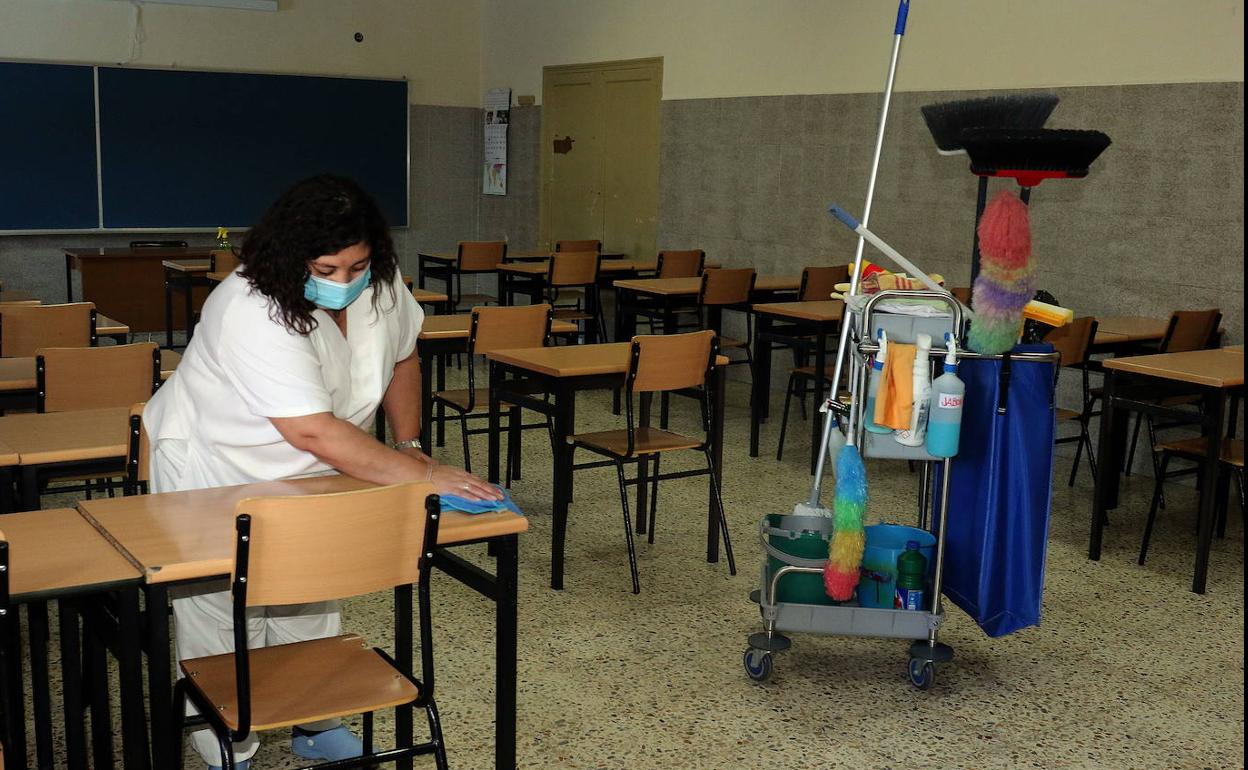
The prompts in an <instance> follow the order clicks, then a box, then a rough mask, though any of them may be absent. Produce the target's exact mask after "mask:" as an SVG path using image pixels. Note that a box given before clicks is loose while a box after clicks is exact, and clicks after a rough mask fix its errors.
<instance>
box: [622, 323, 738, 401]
mask: <svg viewBox="0 0 1248 770" xmlns="http://www.w3.org/2000/svg"><path fill="white" fill-rule="evenodd" d="M717 352H718V351H717V350H716V338H715V332H713V331H711V330H710V329H705V330H703V331H698V332H689V333H688V334H656V335H639V336H637V337H633V347H632V356H631V357H630V358H629V363H628V385H629V388H630V389H631V390H632V391H633V392H635V393H647V392H653V391H664V390H680V389H681V388H696V387H699V386H701V385H702V384H704V383H705V382H706V373H707V371H709V370H710V368H711V364H712V363H714V360H713V357H714V355H715V354H716V353H717Z"/></svg>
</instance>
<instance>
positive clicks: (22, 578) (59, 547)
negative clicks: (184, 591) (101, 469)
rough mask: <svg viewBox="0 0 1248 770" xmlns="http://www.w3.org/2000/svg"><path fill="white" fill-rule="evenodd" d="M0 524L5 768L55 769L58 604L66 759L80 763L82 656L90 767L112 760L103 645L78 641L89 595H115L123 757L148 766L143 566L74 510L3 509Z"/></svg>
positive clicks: (75, 764) (70, 764) (82, 743)
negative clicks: (52, 641) (0, 539)
mask: <svg viewBox="0 0 1248 770" xmlns="http://www.w3.org/2000/svg"><path fill="white" fill-rule="evenodd" d="M0 531H3V532H4V536H5V539H6V540H7V542H8V544H9V569H8V573H7V577H8V581H9V596H10V601H9V606H8V607H2V606H0V610H4V612H3V617H0V625H3V633H4V638H3V645H4V655H3V656H2V657H3V659H4V660H3V668H2V669H0V680H3V687H0V690H3V692H4V705H3V711H4V715H5V716H4V721H3V723H2V724H0V730H3V736H2V738H3V743H4V746H5V750H6V752H7V757H6V760H7V761H8V762H9V763H10V764H9V765H8V767H27V766H35V767H40V768H45V767H47V768H50V767H52V766H53V764H52V763H53V748H54V747H53V737H52V713H51V692H50V690H51V682H50V680H49V676H48V641H49V634H48V606H47V602H48V601H50V600H53V599H55V600H56V601H57V607H58V614H59V623H60V653H61V670H62V674H61V682H62V687H63V693H64V696H63V697H64V718H65V761H66V765H67V766H68V767H70V768H82V769H83V770H85V769H86V766H87V764H86V737H85V730H84V727H83V719H84V714H83V706H84V705H85V704H84V703H83V697H82V690H81V686H82V684H84V682H83V677H82V673H83V671H82V669H81V668H80V667H79V665H78V662H79V661H80V660H81V659H82V656H83V653H84V652H85V653H86V656H87V659H88V660H89V661H90V662H91V666H92V673H93V674H94V676H93V677H91V680H92V681H91V683H90V686H91V690H92V693H91V694H92V697H91V703H90V706H91V712H92V716H91V722H92V734H93V745H94V747H95V760H96V762H95V766H96V767H103V766H106V765H107V766H110V767H111V766H112V750H113V736H112V729H111V719H110V718H109V716H108V713H109V710H108V690H107V685H108V680H107V676H108V673H107V672H108V669H107V657H106V653H105V649H104V646H103V644H102V643H101V641H100V640H98V639H97V638H93V637H92V636H90V635H88V636H87V638H86V642H87V644H86V649H85V650H83V649H82V648H81V647H80V645H79V626H78V618H79V616H80V614H81V615H87V616H89V615H90V614H91V611H90V606H91V604H92V602H91V601H90V599H91V598H93V597H97V596H100V595H102V594H104V593H109V592H115V593H116V596H117V600H116V602H115V607H116V611H117V618H118V624H117V629H116V633H117V637H116V641H117V643H116V644H115V645H114V646H115V647H116V650H117V654H118V670H119V674H120V685H121V687H120V692H121V697H122V709H121V717H122V737H123V746H124V754H125V756H124V760H123V764H124V766H125V767H127V768H131V767H134V768H143V767H144V766H146V764H147V762H146V754H147V725H146V724H145V721H144V716H143V676H142V661H141V659H140V655H139V627H140V623H139V605H138V591H137V588H138V586H139V583H140V577H141V576H140V573H139V571H138V569H136V568H135V567H134V565H132V564H131V563H130V562H129V561H127V560H126V558H125V557H124V556H123V555H122V554H121V553H120V552H118V551H117V549H116V548H114V547H113V546H112V544H111V543H109V542H108V541H107V540H106V539H105V538H104V537H103V536H101V535H100V533H99V532H97V531H96V530H95V528H94V527H92V526H91V525H90V524H88V523H87V521H86V520H85V519H83V518H82V517H81V516H79V515H78V512H77V511H75V510H72V509H56V510H48V511H36V512H31V513H12V514H8V515H6V516H0ZM22 605H25V607H26V618H27V627H28V628H29V640H28V645H26V646H27V647H28V648H29V651H30V670H31V681H30V688H31V695H32V697H31V702H32V704H33V706H34V725H35V746H36V749H35V754H36V761H35V763H34V764H33V765H30V764H29V763H28V762H27V755H26V719H25V714H26V712H25V708H24V707H23V702H22V701H23V697H22V696H23V693H24V691H25V688H24V686H23V681H22V679H23V678H22V674H23V671H22V659H21V650H22V649H23V640H22V636H21V623H20V621H19V618H18V608H19V607H20V606H22Z"/></svg>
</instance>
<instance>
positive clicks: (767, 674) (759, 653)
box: [742, 647, 771, 682]
mask: <svg viewBox="0 0 1248 770" xmlns="http://www.w3.org/2000/svg"><path fill="white" fill-rule="evenodd" d="M742 658H743V660H744V662H745V674H746V676H748V677H749V678H750V679H753V680H754V681H756V682H765V681H767V680H768V679H770V678H771V652H770V651H768V650H760V649H757V648H755V647H750V648H749V649H747V650H746V651H745V655H744V656H742Z"/></svg>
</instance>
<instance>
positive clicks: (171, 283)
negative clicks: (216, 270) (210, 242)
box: [160, 259, 212, 348]
mask: <svg viewBox="0 0 1248 770" xmlns="http://www.w3.org/2000/svg"><path fill="white" fill-rule="evenodd" d="M160 266H161V268H163V269H164V272H165V347H166V348H172V347H173V294H174V292H180V293H181V294H182V299H183V303H182V307H183V318H184V319H185V325H184V326H183V327H182V328H183V329H186V342H187V344H188V345H189V344H190V342H191V336H192V335H194V334H195V310H196V308H195V304H196V303H195V300H196V296H195V287H197V286H210V285H211V282H210V281H209V280H208V278H207V277H206V276H207V275H208V271H209V270H211V269H212V260H211V259H166V260H163V261H161V263H160ZM198 299H199V300H200V301H199V304H200V305H202V304H203V297H202V296H201V297H199V298H198Z"/></svg>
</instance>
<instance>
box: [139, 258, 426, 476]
mask: <svg viewBox="0 0 1248 770" xmlns="http://www.w3.org/2000/svg"><path fill="white" fill-rule="evenodd" d="M374 291H375V292H377V295H378V296H377V303H376V305H374V303H373V293H374ZM393 291H394V296H393V298H391V292H390V287H386V286H384V285H378V286H377V287H375V288H374V289H371V290H370V289H365V291H364V293H363V294H361V295H360V297H359V299H357V300H356V301H355V302H353V303H351V305H350V306H348V308H347V311H346V312H347V336H346V337H345V338H344V337H343V335H342V332H341V331H340V330H339V328H338V325H337V324H336V323H334V320H333V318H331V317H330V316H329V314H328V313H327V312H325V311H324V310H320V309H317V310H315V311H313V313H312V317H313V318H315V319H316V321H317V326H316V328H315V329H313V330H312V331H311V332H309V333H308V334H306V335H303V334H296V333H293V332H290V331H288V330H287V329H286V327H285V326H283V325H282V324H281V322H280V321H278V320H274V319H273V318H271V317H270V314H269V312H270V307H271V302H270V300H269V298H268V297H267V296H265V295H263V294H261V293H260V292H258V291H254V290H253V289H252V287H251V285H250V284H249V283H248V282H247V280H246V279H245V278H243V277H242V276H241V275H239V274H238V273H237V272H235V273H231V274H230V276H229V277H228V278H226V279H225V280H224V281H222V282H221V284H220V285H219V286H217V287H216V288H215V289H213V291H212V294H210V295H209V297H208V300H207V302H205V303H204V308H203V313H202V316H201V320H200V322H199V324H198V325H196V327H195V336H194V337H193V338H192V339H191V344H190V345H189V346H188V347H187V349H186V353H185V355H184V356H183V358H182V362H181V363H180V364H179V365H178V368H177V370H176V371H175V373H174V374H173V376H171V377H170V378H169V380H168V381H167V382H166V383H165V384H164V386H162V387H161V388H160V390H159V391H157V392H156V394H155V395H154V396H152V399H151V401H149V402H148V404H147V407H146V408H145V409H144V411H143V422H144V426H145V428H146V430H147V432H148V436H149V437H150V439H151V442H152V446H153V449H154V450H155V449H156V447H157V445H159V444H160V443H161V442H177V443H176V444H174V445H172V446H168V445H167V446H166V447H165V448H166V449H175V448H176V450H177V452H176V454H177V455H178V456H180V457H181V458H182V459H183V462H181V463H179V465H181V468H179V469H177V471H176V481H175V483H174V484H173V489H169V488H166V487H168V486H169V485H168V484H161V485H160V486H161V487H162V488H161V489H158V490H154V491H160V492H169V491H175V490H184V489H201V488H205V487H217V486H228V485H232V484H246V483H250V482H254V481H270V480H274V479H287V478H295V477H299V476H309V475H316V474H319V473H327V472H329V471H331V470H332V469H331V468H330V467H329V466H328V465H326V464H325V463H323V462H321V461H320V460H318V459H317V458H316V457H315V456H314V455H312V454H311V453H308V452H304V451H302V450H299V449H296V448H295V447H293V446H291V445H290V444H289V443H288V442H287V441H286V440H285V439H284V438H282V435H281V434H280V433H278V431H277V428H275V427H273V423H272V422H270V421H269V418H271V417H300V416H303V415H309V414H317V413H319V412H333V413H334V416H336V417H339V418H341V419H343V420H347V421H348V422H351V423H353V424H355V425H357V426H359V427H360V428H362V429H364V430H366V431H367V430H370V429H371V428H372V425H373V421H374V418H375V416H376V413H377V407H378V406H379V405H380V404H381V399H382V396H384V395H385V392H386V388H387V387H389V385H390V380H391V378H392V377H393V376H394V366H395V364H396V363H398V362H399V361H402V360H403V359H405V358H407V357H408V356H410V355H411V354H412V352H413V351H414V350H415V348H416V337H417V335H419V334H420V327H421V324H422V323H423V321H424V311H423V310H422V309H421V307H420V305H419V304H418V303H417V302H416V300H415V299H414V298H413V297H412V294H411V292H409V291H407V289H406V288H405V287H404V286H403V282H402V279H401V277H399V276H398V275H396V276H395V280H394V284H393ZM412 397H413V398H416V397H418V396H417V395H416V394H415V393H413V394H412ZM153 455H154V457H158V456H159V455H158V454H157V453H156V452H153ZM156 470H157V469H156V468H153V475H154V476H155V475H157V474H156ZM164 470H165V471H166V473H163V474H160V475H162V476H163V477H164V478H165V479H169V478H170V477H169V475H168V473H167V471H168V470H170V469H164Z"/></svg>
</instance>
